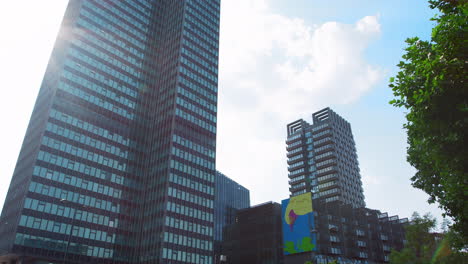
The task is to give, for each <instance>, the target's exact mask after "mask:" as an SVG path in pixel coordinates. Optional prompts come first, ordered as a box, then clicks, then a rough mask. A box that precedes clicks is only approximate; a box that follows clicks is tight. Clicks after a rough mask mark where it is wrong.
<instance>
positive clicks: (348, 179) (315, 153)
mask: <svg viewBox="0 0 468 264" xmlns="http://www.w3.org/2000/svg"><path fill="white" fill-rule="evenodd" d="M312 119H313V123H312V124H309V123H307V122H306V121H304V120H302V119H300V120H297V121H295V122H293V123H290V124H288V125H287V135H288V138H287V140H286V144H287V148H286V149H287V151H288V153H287V157H288V165H289V167H288V171H289V187H290V188H289V190H290V192H291V196H296V195H299V194H303V193H306V192H312V194H313V197H312V198H313V199H322V200H324V201H325V202H331V201H341V202H343V203H345V204H350V205H352V206H353V207H365V202H364V194H363V188H362V182H361V175H360V173H359V166H358V160H357V154H356V147H355V143H354V139H353V134H352V132H351V125H350V124H349V123H348V122H347V121H346V120H344V119H343V118H342V117H340V116H339V115H337V114H336V113H335V112H333V111H332V110H331V109H330V108H325V109H323V110H320V111H318V112H316V113H314V114H312Z"/></svg>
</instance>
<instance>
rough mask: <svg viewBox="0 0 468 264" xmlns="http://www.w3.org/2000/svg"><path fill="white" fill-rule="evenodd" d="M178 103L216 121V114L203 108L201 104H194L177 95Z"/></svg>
mask: <svg viewBox="0 0 468 264" xmlns="http://www.w3.org/2000/svg"><path fill="white" fill-rule="evenodd" d="M176 103H177V104H178V105H180V106H183V107H184V108H186V109H188V110H190V111H192V112H194V113H197V114H199V115H201V116H203V117H204V118H206V119H208V120H210V121H211V122H214V123H216V116H215V115H212V114H211V113H209V112H207V111H205V110H203V109H202V108H201V107H200V106H197V105H194V104H192V103H190V102H189V101H187V100H184V99H182V98H181V97H176Z"/></svg>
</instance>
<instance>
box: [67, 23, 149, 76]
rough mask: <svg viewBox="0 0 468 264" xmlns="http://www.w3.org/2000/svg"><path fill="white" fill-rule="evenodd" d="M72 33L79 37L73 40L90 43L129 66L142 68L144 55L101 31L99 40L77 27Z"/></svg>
mask: <svg viewBox="0 0 468 264" xmlns="http://www.w3.org/2000/svg"><path fill="white" fill-rule="evenodd" d="M74 32H75V34H76V35H77V36H79V37H75V38H74V39H76V40H79V39H81V40H86V41H88V42H91V43H92V44H93V45H95V46H98V47H100V48H102V49H104V50H106V51H107V52H110V53H112V54H114V55H115V56H116V57H117V58H119V59H121V60H125V61H126V62H127V63H129V64H131V65H135V66H137V67H141V66H142V63H141V62H142V58H143V57H144V53H143V52H140V51H139V50H137V49H135V48H133V47H131V46H128V45H127V44H126V43H125V42H124V41H122V40H120V39H115V38H114V37H113V36H112V35H110V34H105V33H104V32H102V31H101V32H100V33H101V34H99V38H98V37H97V36H96V35H95V34H92V33H91V32H90V31H89V30H87V31H86V30H83V29H82V28H79V27H77V28H76V29H75V31H74ZM108 42H109V43H111V44H109V43H108Z"/></svg>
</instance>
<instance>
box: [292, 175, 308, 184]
mask: <svg viewBox="0 0 468 264" xmlns="http://www.w3.org/2000/svg"><path fill="white" fill-rule="evenodd" d="M303 179H305V176H304V175H302V176H299V177H295V178H292V179H291V180H290V181H289V183H293V182H297V181H300V180H303Z"/></svg>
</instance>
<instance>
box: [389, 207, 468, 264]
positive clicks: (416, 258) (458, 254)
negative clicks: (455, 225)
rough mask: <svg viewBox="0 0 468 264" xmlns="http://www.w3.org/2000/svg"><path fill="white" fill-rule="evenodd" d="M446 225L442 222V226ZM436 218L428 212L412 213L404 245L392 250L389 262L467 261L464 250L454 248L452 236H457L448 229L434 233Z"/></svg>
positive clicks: (454, 263)
mask: <svg viewBox="0 0 468 264" xmlns="http://www.w3.org/2000/svg"><path fill="white" fill-rule="evenodd" d="M444 225H446V224H445V223H443V226H444ZM435 228H436V220H435V218H433V217H432V216H431V215H430V214H426V215H424V216H423V217H421V216H420V215H419V214H418V213H416V212H415V213H413V216H412V218H411V223H410V224H409V225H407V226H406V227H405V231H406V234H405V240H406V243H405V247H404V248H403V249H402V250H401V251H395V250H392V252H391V254H390V263H391V264H449V263H450V264H458V263H459V264H464V263H468V255H467V254H466V252H462V251H459V250H457V249H455V247H454V246H453V245H454V241H455V240H454V238H455V237H456V236H458V234H456V233H455V232H453V231H450V230H448V231H447V232H444V233H442V234H440V233H434V230H435Z"/></svg>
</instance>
